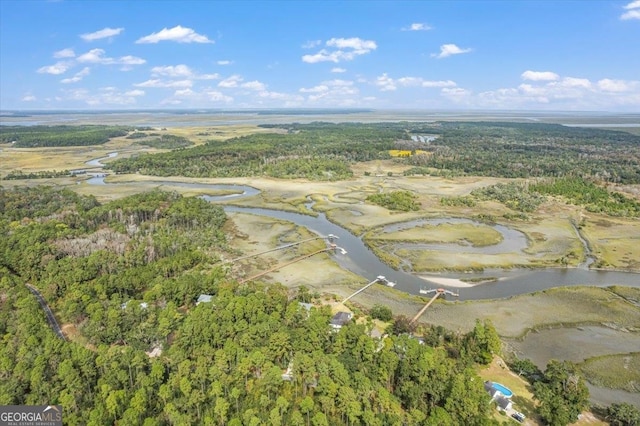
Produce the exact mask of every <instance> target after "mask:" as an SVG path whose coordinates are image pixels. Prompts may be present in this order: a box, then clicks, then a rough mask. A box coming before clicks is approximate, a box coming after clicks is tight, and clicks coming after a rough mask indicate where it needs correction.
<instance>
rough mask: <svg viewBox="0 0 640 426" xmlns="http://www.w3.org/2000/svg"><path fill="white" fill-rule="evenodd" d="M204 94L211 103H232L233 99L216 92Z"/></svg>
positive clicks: (210, 91) (211, 91)
mask: <svg viewBox="0 0 640 426" xmlns="http://www.w3.org/2000/svg"><path fill="white" fill-rule="evenodd" d="M205 93H206V95H207V97H208V98H209V100H210V101H212V102H225V103H230V102H233V98H232V97H231V96H227V95H225V94H224V93H221V92H218V91H216V90H209V91H207V92H205Z"/></svg>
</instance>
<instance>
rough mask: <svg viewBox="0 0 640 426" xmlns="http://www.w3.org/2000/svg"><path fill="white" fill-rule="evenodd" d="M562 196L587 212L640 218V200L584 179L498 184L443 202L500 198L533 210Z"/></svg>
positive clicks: (526, 210) (515, 207)
mask: <svg viewBox="0 0 640 426" xmlns="http://www.w3.org/2000/svg"><path fill="white" fill-rule="evenodd" d="M549 195H551V196H557V197H562V198H563V199H565V200H566V201H567V202H569V203H571V204H575V205H580V206H584V207H585V209H586V210H587V211H590V212H594V213H601V214H606V215H609V216H619V217H640V203H639V202H637V201H636V200H634V199H632V198H630V197H627V196H625V195H624V194H621V193H619V192H612V191H609V190H607V188H603V187H602V186H599V185H596V184H595V183H593V182H590V181H588V180H585V179H582V178H558V179H544V180H538V181H536V182H532V183H522V182H521V183H518V182H509V183H498V184H495V185H490V186H487V187H484V188H479V189H474V190H473V191H471V194H470V195H467V196H462V197H445V198H442V199H441V200H440V202H441V204H443V205H449V206H467V207H473V206H475V204H476V202H477V201H481V200H495V201H499V202H501V203H502V204H504V205H505V206H507V207H509V208H510V209H512V210H515V211H518V212H523V213H531V212H534V211H536V210H537V208H538V207H539V206H540V204H542V203H543V202H544V201H545V200H546V199H547V196H549Z"/></svg>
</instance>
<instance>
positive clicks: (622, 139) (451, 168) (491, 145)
mask: <svg viewBox="0 0 640 426" xmlns="http://www.w3.org/2000/svg"><path fill="white" fill-rule="evenodd" d="M422 130H423V131H424V132H425V133H430V134H439V135H440V137H438V138H437V139H435V140H433V141H432V142H431V143H430V144H429V148H430V150H431V153H430V154H429V155H414V156H411V157H409V158H408V159H406V160H405V161H407V162H408V163H409V164H411V165H413V166H416V167H418V169H416V170H415V172H417V173H418V174H421V173H420V171H421V170H420V168H423V169H422V171H424V168H425V167H429V168H434V169H436V170H446V171H448V172H449V173H450V174H451V175H456V174H457V175H465V174H467V175H477V176H495V177H506V178H532V177H565V176H571V177H581V178H588V179H594V180H597V181H605V182H617V183H625V184H636V183H640V136H636V135H632V134H629V133H626V132H620V131H611V130H601V129H593V128H580V127H566V126H561V125H557V124H542V123H531V124H529V123H491V122H477V123H464V122H442V123H437V124H435V125H433V127H432V128H429V127H427V128H424V127H423V129H422ZM414 132H415V130H414ZM414 149H416V148H414ZM422 149H424V148H422Z"/></svg>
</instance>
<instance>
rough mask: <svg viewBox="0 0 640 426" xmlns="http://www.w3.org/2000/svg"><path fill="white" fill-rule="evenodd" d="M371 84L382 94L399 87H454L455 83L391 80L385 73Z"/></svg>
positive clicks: (418, 79) (404, 79)
mask: <svg viewBox="0 0 640 426" xmlns="http://www.w3.org/2000/svg"><path fill="white" fill-rule="evenodd" d="M373 84H374V85H376V86H378V87H379V88H380V90H381V91H383V92H388V91H393V90H396V89H397V88H398V87H399V86H402V87H424V88H434V87H436V88H442V87H456V83H455V81H452V80H425V79H423V78H422V77H401V78H398V79H393V78H391V77H389V76H388V75H387V74H386V73H384V74H382V75H381V76H380V77H378V78H376V80H375V81H374V83H373Z"/></svg>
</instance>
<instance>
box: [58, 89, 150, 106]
mask: <svg viewBox="0 0 640 426" xmlns="http://www.w3.org/2000/svg"><path fill="white" fill-rule="evenodd" d="M140 92H142V91H141V90H132V91H126V92H121V91H120V90H118V89H117V88H115V87H102V88H100V89H98V92H97V93H91V92H89V91H88V90H87V89H71V90H65V91H64V96H63V99H61V100H73V101H79V102H84V103H85V104H87V105H89V106H92V107H102V106H110V105H112V106H118V105H120V106H125V105H135V104H136V98H137V97H139V96H141V95H143V94H144V92H142V93H140Z"/></svg>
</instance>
